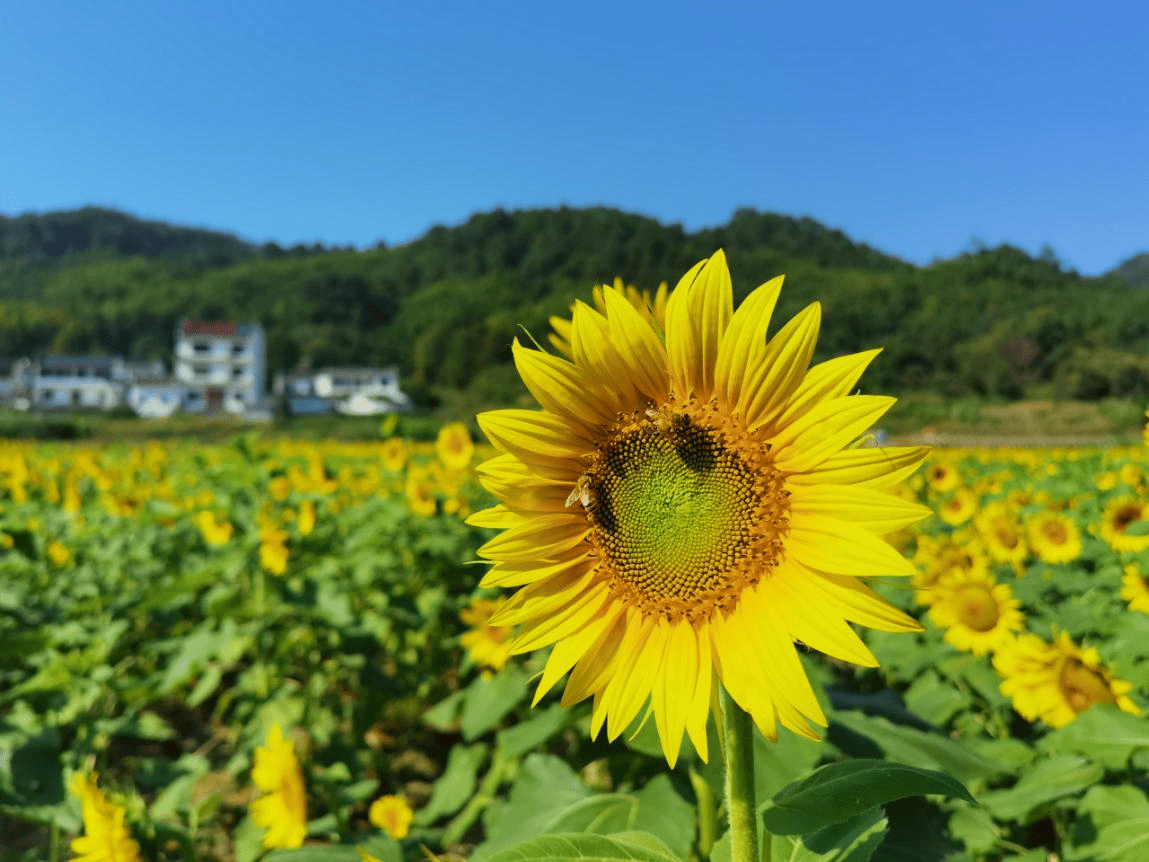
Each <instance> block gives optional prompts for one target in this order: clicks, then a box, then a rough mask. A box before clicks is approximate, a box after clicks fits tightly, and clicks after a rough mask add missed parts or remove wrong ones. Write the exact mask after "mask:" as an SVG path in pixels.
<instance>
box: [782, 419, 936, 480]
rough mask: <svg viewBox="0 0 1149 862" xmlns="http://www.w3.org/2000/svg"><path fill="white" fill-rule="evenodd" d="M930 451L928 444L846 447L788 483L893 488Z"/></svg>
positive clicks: (790, 478)
mask: <svg viewBox="0 0 1149 862" xmlns="http://www.w3.org/2000/svg"><path fill="white" fill-rule="evenodd" d="M863 430H864V429H863ZM929 451H930V448H929V447H928V446H905V447H891V448H887V447H880V446H874V447H863V448H858V449H844V450H843V451H841V452H838V453H837V454H835V455H831V456H830V457H828V458H826V459H825V460H824V461H822V462H821V463H820V464H817V465H816V466H814V467H812V468H810V469H808V470H805V471H803V472H801V473H795V474H794V475H793V476H790V477H789V478H788V480H787V485H788V486H789V485H794V484H806V483H819V484H821V483H826V484H838V485H866V486H867V487H870V488H892V487H893V486H894V485H896V484H898V483H899V482H901V481H902V480H903V479H905V478H906V477H908V476H909V475H911V474H912V473H913V472H914V471H915V470H917V469H918V467H919V466H921V463H922V461H923V460H924V459H925V457H926V455H927V454H929Z"/></svg>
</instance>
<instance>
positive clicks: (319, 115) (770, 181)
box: [0, 0, 1149, 273]
mask: <svg viewBox="0 0 1149 862" xmlns="http://www.w3.org/2000/svg"><path fill="white" fill-rule="evenodd" d="M1147 34H1149V4H1144V3H1141V2H1134V0H1128V2H1124V3H1113V2H1095V3H1091V4H1085V3H1081V2H1074V3H1068V2H1054V3H1048V2H1023V0H1005V2H1002V0H996V2H988V0H972V2H962V3H934V2H922V0H913V2H878V3H861V2H856V0H850V2H831V3H816V2H791V3H788V4H785V5H782V4H774V3H747V4H740V5H735V4H690V5H689V8H688V6H687V4H677V3H657V4H655V3H650V4H645V3H643V4H637V3H631V4H619V3H595V2H584V3H579V4H567V3H562V4H559V3H527V2H521V3H506V2H499V0H488V2H482V3H479V2H466V3H463V2H441V3H422V2H413V3H400V2H384V0H374V2H364V0H357V2H343V0H339V2H330V3H326V2H325V3H321V2H309V3H302V2H276V3H269V2H268V3H257V2H246V0H227V2H218V0H197V2H194V3H192V2H183V0H164V2H155V0H149V2H123V0H102V2H99V3H89V2H82V0H73V2H56V0H3V3H0V213H4V214H8V215H14V214H18V213H21V212H26V211H39V212H42V211H47V210H55V209H66V208H73V207H78V206H82V205H84V204H100V205H105V206H112V207H116V208H120V209H124V210H127V211H129V212H132V213H135V214H137V215H141V216H144V217H148V218H158V219H164V220H168V221H172V222H176V223H181V224H191V225H201V226H208V227H213V228H220V229H225V230H229V231H233V232H236V233H238V234H240V235H241V236H244V237H246V238H248V239H251V240H255V241H265V240H275V241H277V242H279V243H281V244H293V243H295V242H298V241H303V242H308V243H310V242H314V241H321V242H324V243H328V244H339V245H344V244H349V243H350V244H354V245H356V246H359V247H363V246H368V245H372V244H374V243H375V242H377V241H378V240H380V239H382V240H385V241H386V242H387V243H389V244H395V243H400V242H404V241H407V240H410V239H413V238H415V237H417V236H419V235H421V234H422V233H423V232H425V231H426V230H427V229H428V228H429V227H430V226H432V225H434V224H456V223H459V222H461V221H464V220H465V219H466V218H467V217H468V216H469V215H470V214H472V213H474V212H477V211H485V210H489V209H492V208H494V207H497V206H502V207H508V208H521V207H547V206H556V205H559V204H570V205H573V206H584V205H596V204H605V205H609V206H616V207H619V208H621V209H624V210H628V211H632V212H639V213H644V214H648V215H651V216H654V217H656V218H658V219H660V220H661V221H664V222H678V223H681V224H683V225H684V226H686V227H687V228H688V229H694V228H697V227H702V226H711V225H717V224H721V223H723V222H725V221H726V220H727V219H728V218H729V216H730V214H731V213H732V212H733V211H734V210H735V209H736V208H737V207H740V206H751V207H755V208H757V209H761V210H767V211H774V212H781V213H787V214H791V215H810V216H812V217H814V218H816V219H819V220H820V221H822V222H824V223H826V224H828V225H831V226H833V227H838V228H841V229H842V230H844V231H846V232H847V233H848V234H849V235H851V236H852V237H854V238H856V239H858V240H861V241H864V242H867V243H870V244H871V245H874V246H876V247H878V248H879V249H882V250H883V251H886V252H889V253H892V254H895V255H898V256H900V257H903V258H905V259H907V260H910V261H914V262H918V263H923V262H927V261H929V260H931V259H932V258H935V257H949V256H952V255H954V254H956V253H958V252H960V251H961V250H963V249H965V248H968V247H969V245H970V243H971V241H981V242H984V243H987V244H990V245H995V244H997V243H999V242H1010V243H1013V244H1016V245H1019V246H1021V247H1022V248H1025V249H1027V250H1029V251H1030V252H1037V250H1038V249H1040V248H1041V246H1042V245H1043V244H1046V243H1048V244H1049V245H1051V246H1052V247H1053V248H1054V249H1055V250H1056V252H1057V253H1058V254H1059V256H1060V257H1061V258H1062V259H1063V260H1064V261H1066V262H1067V263H1068V264H1069V265H1071V266H1073V267H1075V268H1077V269H1078V270H1080V271H1082V272H1085V273H1096V272H1100V271H1103V270H1106V269H1108V268H1110V267H1112V266H1114V265H1115V264H1116V263H1118V262H1119V261H1121V260H1123V259H1125V258H1127V257H1129V256H1130V255H1132V254H1134V253H1136V252H1139V251H1144V250H1149V60H1147V58H1146V44H1147V43H1146V39H1147V38H1149V35H1147ZM731 251H732V253H734V250H731Z"/></svg>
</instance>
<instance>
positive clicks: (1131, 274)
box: [1106, 251, 1149, 288]
mask: <svg viewBox="0 0 1149 862" xmlns="http://www.w3.org/2000/svg"><path fill="white" fill-rule="evenodd" d="M1106 275H1108V276H1111V277H1112V278H1116V279H1119V280H1120V281H1123V282H1125V283H1126V284H1128V285H1129V286H1130V287H1137V288H1142V287H1149V251H1143V252H1141V254H1135V255H1133V257H1131V258H1129V260H1127V261H1125V262H1124V263H1121V264H1119V265H1117V266H1115V267H1113V269H1111V270H1109V272H1107V273H1106Z"/></svg>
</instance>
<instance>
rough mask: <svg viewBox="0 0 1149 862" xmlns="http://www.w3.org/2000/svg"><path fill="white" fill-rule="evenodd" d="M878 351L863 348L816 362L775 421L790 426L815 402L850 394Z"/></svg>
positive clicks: (780, 424)
mask: <svg viewBox="0 0 1149 862" xmlns="http://www.w3.org/2000/svg"><path fill="white" fill-rule="evenodd" d="M881 352H882V351H881V349H877V350H866V351H864V352H862V353H851V354H849V355H848V356H838V357H835V358H834V359H828V360H826V361H825V362H822V363H819V364H818V365H815V366H814V367H813V368H811V369H810V370H809V371H807V372H806V377H805V379H803V380H802V383H801V385H800V386H799V387H798V389H797V390H796V391H795V392H794V395H793V396H792V397H791V398H790V400H789V402H788V403H787V405H786V409H785V410H783V411H782V415H781V416H779V418H778V420H777V424H778V425H779V426H786V425H789V424H790V423H791V422H793V421H794V420H795V419H797V418H798V417H799V416H801V415H802V414H803V413H806V412H807V411H809V410H810V408H812V407H813V406H814V405H816V404H818V403H820V402H822V401H829V400H830V399H831V398H841V397H843V396H846V395H849V394H850V390H851V389H853V388H854V386H855V385H856V384H857V382H858V380H859V378H861V376H862V372H863V371H865V370H866V366H868V365H869V364H870V363H871V362H873V361H874V357H876V356H877V355H878V354H879V353H881Z"/></svg>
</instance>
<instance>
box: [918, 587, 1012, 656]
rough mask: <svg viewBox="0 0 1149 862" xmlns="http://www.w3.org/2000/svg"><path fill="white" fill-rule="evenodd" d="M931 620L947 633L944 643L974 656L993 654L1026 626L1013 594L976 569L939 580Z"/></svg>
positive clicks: (931, 609) (931, 610) (931, 608)
mask: <svg viewBox="0 0 1149 862" xmlns="http://www.w3.org/2000/svg"><path fill="white" fill-rule="evenodd" d="M930 620H931V621H932V622H933V623H934V625H936V626H939V627H941V628H944V629H945V630H946V632H945V635H944V636H943V637H944V638H945V641H946V643H948V644H950V645H951V646H953V647H954V648H955V649H959V650H962V651H963V652H972V653H973V654H974V655H985V654H986V653H988V652H992V651H994V650H995V649H997V648H998V646H1000V645H1001V644H1002V643H1003V642H1004V641H1006V640H1008V639H1010V638H1012V637H1013V634H1014V632H1017V631H1020V630H1021V628H1022V626H1023V625H1024V623H1025V619H1024V617H1022V614H1021V603H1020V602H1019V601H1018V600H1017V599H1015V598H1014V597H1013V590H1011V589H1010V588H1009V586H1008V585H1007V584H999V583H997V582H996V581H995V580H994V579H993V577H992V576H991V575H990V574H989V573H988V572H987V571H985V570H977V569H974V570H966V571H963V570H961V569H956V570H954V571H952V572H950V573H949V574H946V575H943V576H942V577H941V578H940V579H939V580H938V583H937V584H936V585H935V588H934V602H933V604H932V605H931V606H930Z"/></svg>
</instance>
